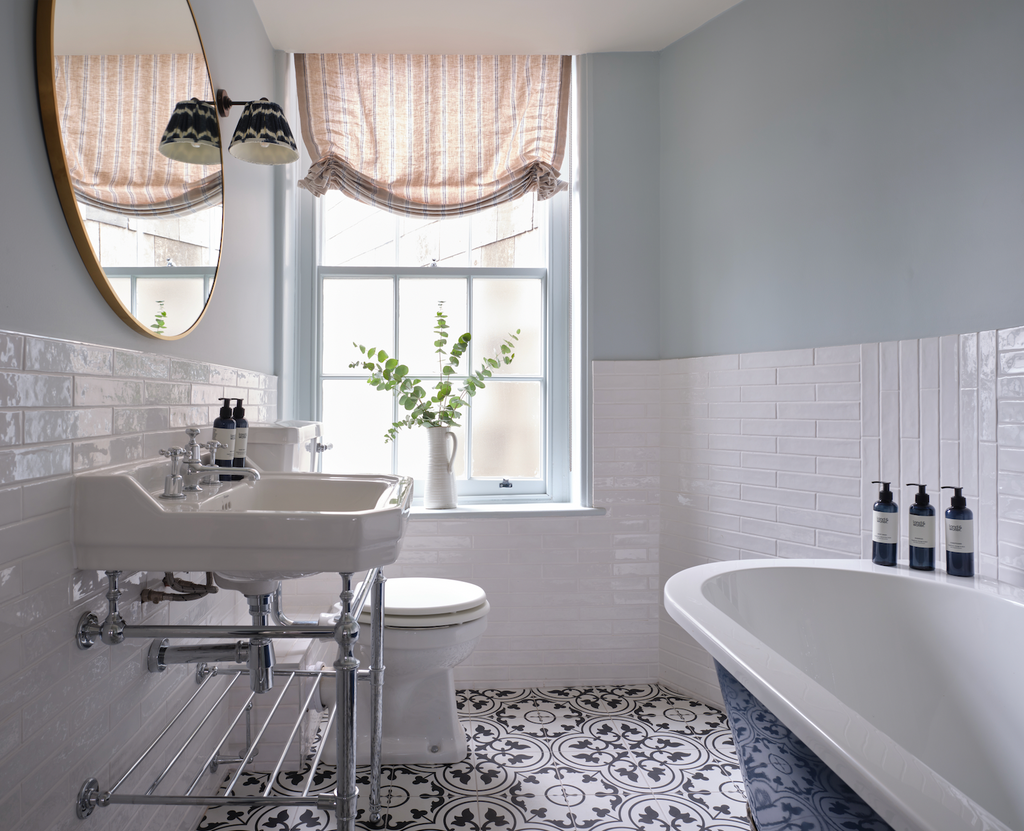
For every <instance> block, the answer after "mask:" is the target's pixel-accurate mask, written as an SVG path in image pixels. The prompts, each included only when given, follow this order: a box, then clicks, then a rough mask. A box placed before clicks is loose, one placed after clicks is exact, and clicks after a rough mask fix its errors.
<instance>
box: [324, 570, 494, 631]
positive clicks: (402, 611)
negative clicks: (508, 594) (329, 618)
mask: <svg viewBox="0 0 1024 831" xmlns="http://www.w3.org/2000/svg"><path fill="white" fill-rule="evenodd" d="M356 591H357V592H358V587H357V589H356ZM371 603H372V597H370V598H367V601H366V605H365V606H364V607H363V613H362V614H361V615H360V616H359V620H360V623H363V624H368V623H369V622H370V608H371ZM335 606H336V607H337V608H336V609H335V611H336V612H337V611H340V609H341V606H340V604H335ZM490 608H491V605H490V603H488V602H487V594H486V593H485V592H484V590H483V589H481V588H480V587H479V586H475V585H473V584H472V583H466V582H463V581H462V580H448V579H442V578H439V577H396V578H394V579H391V580H388V581H387V588H386V589H385V592H384V626H385V628H388V629H430V628H436V627H441V626H457V625H459V624H462V623H470V622H471V621H474V620H478V619H480V618H482V617H483V616H484V615H486V614H487V613H488V612H489V611H490Z"/></svg>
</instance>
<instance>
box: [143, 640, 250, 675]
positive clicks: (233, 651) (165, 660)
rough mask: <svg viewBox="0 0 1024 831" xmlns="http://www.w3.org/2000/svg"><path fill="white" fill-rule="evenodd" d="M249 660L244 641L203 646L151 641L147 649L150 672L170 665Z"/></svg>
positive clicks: (161, 669)
mask: <svg viewBox="0 0 1024 831" xmlns="http://www.w3.org/2000/svg"><path fill="white" fill-rule="evenodd" d="M248 660H249V645H248V644H247V643H246V642H245V641H235V643H218V644H209V645H207V646H203V645H201V644H193V645H190V646H168V645H167V639H166V638H164V639H162V640H159V641H153V644H152V646H150V648H149V658H148V662H147V663H148V667H149V671H150V672H163V671H164V670H165V669H167V667H168V666H171V665H172V664H204V663H210V664H215V663H223V662H226V661H230V662H233V663H236V664H244V663H247V662H248Z"/></svg>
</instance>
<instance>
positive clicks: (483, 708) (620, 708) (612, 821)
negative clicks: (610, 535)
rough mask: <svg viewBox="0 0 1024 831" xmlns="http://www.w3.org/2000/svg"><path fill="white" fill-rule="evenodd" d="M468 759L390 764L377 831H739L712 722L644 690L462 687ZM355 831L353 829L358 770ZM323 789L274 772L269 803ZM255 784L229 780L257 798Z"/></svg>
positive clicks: (259, 821) (216, 821)
mask: <svg viewBox="0 0 1024 831" xmlns="http://www.w3.org/2000/svg"><path fill="white" fill-rule="evenodd" d="M457 706H458V708H459V713H460V716H461V718H462V722H463V726H464V727H465V728H466V734H467V738H468V744H469V756H468V757H467V758H466V759H465V760H464V761H462V762H458V763H456V764H452V765H410V766H400V765H390V766H387V767H385V768H384V769H383V771H382V774H381V806H382V811H383V825H382V826H381V828H382V829H383V831H676V829H679V830H680V831H682V829H686V831H695V830H696V829H701V831H737V830H741V831H748V829H749V825H748V823H747V820H746V796H745V793H744V790H743V786H742V784H741V782H740V776H739V770H738V767H737V763H736V751H735V748H734V747H733V743H732V736H731V734H730V732H729V729H728V725H727V724H726V721H725V715H724V714H723V713H721V712H720V711H718V710H716V709H715V708H713V707H709V706H707V705H705V704H703V703H701V702H698V701H694V700H692V699H689V698H686V697H682V696H679V695H676V694H674V693H671V692H668V691H665V690H662V689H660V688H659V687H657V686H654V685H648V684H637V685H633V686H627V685H620V686H608V687H562V688H557V689H527V690H522V689H520V690H504V689H493V690H462V691H459V692H458V694H457ZM359 774H360V776H359V786H360V800H359V814H358V820H359V821H358V822H357V825H358V827H359V828H360V829H367V831H368V826H366V825H364V824H363V821H365V819H366V818H367V813H366V804H367V801H368V793H367V792H368V784H369V782H368V772H367V771H366V769H365V768H360V770H359ZM310 776H312V782H311V785H310V792H311V793H317V792H331V791H332V790H333V789H334V787H335V770H334V768H333V767H332V766H329V765H323V764H321V765H319V766H318V767H317V769H316V770H315V771H313V772H312V774H311V773H310V771H309V770H308V767H307V769H305V770H301V771H290V772H289V771H286V772H282V773H280V774H278V776H277V777H276V778H275V781H274V784H273V788H272V790H273V792H274V793H278V794H284V795H295V794H301V792H302V790H303V789H304V788H305V786H306V782H307V781H309V778H310ZM267 781H268V776H267V775H266V774H253V775H251V776H248V775H247V776H243V777H242V778H241V779H240V780H239V784H238V786H237V787H236V789H235V792H236V793H247V794H248V793H258V792H260V791H261V789H262V788H264V787H265V786H266V783H267ZM198 831H336V825H335V820H334V817H333V816H331V815H329V813H328V812H326V811H323V810H320V809H318V808H316V807H315V806H300V807H289V808H282V807H280V806H260V807H251V806H243V807H238V806H234V807H231V808H211V809H209V810H208V811H207V812H206V815H205V816H204V817H203V820H202V822H201V823H200V825H199V828H198Z"/></svg>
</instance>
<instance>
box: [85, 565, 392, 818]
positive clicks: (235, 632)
mask: <svg viewBox="0 0 1024 831" xmlns="http://www.w3.org/2000/svg"><path fill="white" fill-rule="evenodd" d="M116 574H117V573H108V575H113V576H112V579H111V581H110V582H111V588H110V591H109V593H108V600H109V601H110V604H109V605H110V611H109V613H108V619H107V620H106V621H104V622H103V623H102V624H101V623H98V622H93V621H86V620H85V617H84V616H83V619H82V622H81V623H80V626H79V630H78V631H77V632H76V640H77V642H78V643H79V646H80V647H81V648H89V646H91V645H92V643H91V642H89V643H86V641H87V640H88V639H87V638H83V630H86V634H88V636H89V637H90V638H92V637H95V636H99V635H100V633H101V631H106V632H112V631H115V629H114V628H113V627H111V623H117V624H121V625H120V626H118V627H117V630H116V632H117V635H119V636H122V637H120V638H117V639H116V640H115V639H114V638H111V639H110V640H108V639H107V638H104V642H106V643H110V642H111V641H114V642H118V643H119V642H121V640H122V639H123V637H150V636H154V635H155V636H157V637H167V636H176V637H200V638H211V637H218V636H227V637H271V638H274V637H282V636H284V637H319V638H323V637H333V639H334V640H335V641H337V643H338V659H337V660H336V661H335V662H334V666H333V668H331V669H329V668H324V669H320V670H298V669H295V670H292V669H271V670H269V671H270V673H271V674H272V675H273V676H276V677H278V678H282V679H284V683H283V684H282V685H281V688H280V691H279V692H278V694H277V696H276V697H275V698H276V700H275V701H274V703H273V704H272V705H271V707H270V710H269V712H268V713H267V715H266V717H265V718H263V719H262V723H261V724H260V725H259V727H258V729H257V731H256V736H255V738H252V739H251V740H250V737H251V733H250V730H249V727H250V718H251V713H252V707H253V702H254V700H255V699H256V696H257V695H260V694H261V693H257V692H249V694H248V695H247V696H246V697H245V700H244V701H243V702H242V703H241V705H240V706H239V707H238V708H237V712H235V713H234V716H233V718H232V717H231V705H230V703H228V698H229V693H230V691H231V690H232V688H233V687H234V686H235V683H236V682H237V681H238V679H239V677H240V676H243V675H245V676H248V675H249V674H250V669H249V668H248V667H245V668H241V669H236V668H233V667H232V668H228V669H223V670H218V669H217V668H216V667H214V668H213V669H210V668H209V667H207V666H206V665H205V664H200V667H199V669H198V670H197V672H196V681H197V683H198V684H199V688H198V689H197V690H196V691H195V692H194V693H193V694H192V695H191V697H190V698H189V699H188V701H186V702H185V704H184V705H183V706H182V707H181V709H179V710H178V711H177V713H176V714H175V715H174V717H173V718H172V719H171V721H170V723H168V724H167V726H166V727H165V728H164V729H163V730H162V731H161V732H160V734H159V735H158V736H157V737H156V739H155V740H154V741H153V742H152V743H151V744H150V745H149V747H147V748H146V750H145V751H144V752H143V753H142V755H141V756H139V758H138V759H136V760H135V762H134V763H133V764H132V765H131V766H130V767H129V768H128V771H127V772H126V773H125V774H124V775H123V776H122V777H121V778H120V779H118V780H117V782H116V783H115V784H114V785H113V787H111V788H110V789H109V790H102V789H101V788H100V785H99V782H98V781H97V780H96V779H94V778H93V779H88V780H87V781H86V782H85V783H84V784H83V785H82V788H81V790H80V791H79V794H78V801H77V805H76V809H75V810H76V814H77V816H78V818H79V819H85V818H86V817H88V816H89V815H90V814H92V812H93V810H94V809H95V808H96V807H106V806H108V805H119V804H121V805H125V804H126V805H172V806H207V807H216V806H223V805H257V806H258V805H268V806H272V805H278V806H299V805H315V806H316V807H318V808H320V809H321V810H329V811H331V812H333V813H334V814H335V816H336V818H337V827H338V829H339V831H354V828H355V814H356V797H357V794H358V790H357V788H356V765H355V756H356V732H355V730H356V718H355V708H356V682H357V681H368V682H369V683H370V696H369V698H370V734H371V735H370V793H369V812H368V817H367V821H368V822H369V823H370V824H371V825H379V824H380V823H381V810H380V762H381V705H382V691H383V676H384V665H383V628H384V626H383V609H384V582H385V581H384V574H383V570H382V569H379V568H378V569H374V570H372V571H371V572H369V574H367V576H366V579H365V580H364V581H363V583H362V585H361V586H360V587H359V590H358V592H356V591H353V588H352V575H351V574H342V575H341V577H342V585H343V590H342V592H341V614H340V616H339V619H338V622H337V624H336V625H335V627H334V629H333V630H331V629H326V628H325V627H316V628H314V627H312V626H309V625H300V626H287V625H285V626H248V627H246V626H209V627H203V626H152V627H151V626H124V625H123V624H122V623H121V618H120V615H119V614H118V610H117V599H118V595H119V594H120V592H119V590H118V589H117V583H116ZM371 593H372V594H373V601H372V603H371V615H370V618H371V625H370V630H371V632H370V635H371V643H370V653H371V655H370V662H369V663H370V666H369V668H368V669H360V668H359V660H358V659H357V658H356V657H355V653H354V646H355V641H356V639H357V638H358V636H359V628H360V627H359V623H358V619H359V614H360V613H361V611H362V609H363V606H364V605H365V603H366V601H367V599H368V598H369V596H370V594H371ZM298 633H302V634H298ZM225 660H227V659H225ZM223 677H228V678H230V681H229V682H228V683H227V684H226V685H225V687H224V688H223V689H221V690H219V691H218V690H217V689H216V687H215V686H210V684H211V682H212V681H213V679H214V678H223ZM303 677H305V678H312V679H315V680H314V682H313V683H312V684H310V689H309V692H308V693H307V694H306V696H305V700H304V701H303V702H302V705H301V706H300V708H299V714H298V717H297V718H296V719H295V721H294V722H293V723H292V725H291V730H290V732H288V738H287V740H286V741H285V743H284V747H283V749H282V750H281V753H280V755H279V757H278V758H277V761H276V763H275V764H274V765H273V772H272V773H271V775H270V779H269V781H268V783H267V785H266V787H265V788H263V789H262V791H261V793H260V794H259V795H252V796H247V795H236V794H234V793H233V791H234V789H235V787H236V785H237V783H238V781H239V779H240V778H241V776H242V774H243V772H244V771H245V769H246V767H247V766H248V765H250V764H251V763H252V760H253V759H254V758H255V756H256V754H257V752H258V751H259V746H260V742H261V741H262V740H263V737H264V736H265V735H266V733H267V730H268V728H269V727H270V725H271V722H272V721H273V720H274V718H275V716H276V715H277V713H278V711H279V710H280V708H281V703H282V701H283V700H284V697H285V694H286V693H287V692H288V689H289V688H290V686H291V685H292V683H293V682H294V681H295V679H296V678H303ZM330 677H333V678H334V679H335V700H334V702H333V704H332V706H331V708H330V716H329V718H328V720H327V722H326V724H325V725H324V727H323V731H322V735H321V738H320V741H319V743H318V746H317V749H316V752H315V755H314V758H313V759H312V761H311V764H310V769H309V773H308V781H307V782H306V785H305V788H304V790H303V792H302V794H301V795H300V796H294V795H284V794H274V793H273V792H272V791H273V785H274V782H275V781H276V779H277V776H278V774H279V773H280V772H281V769H282V766H283V764H284V761H285V758H286V757H287V755H288V752H289V751H290V750H291V749H292V748H293V746H294V745H295V741H296V736H297V735H298V733H299V727H300V726H301V724H302V720H303V719H304V718H305V717H306V712H307V707H308V706H309V703H310V701H312V698H313V695H314V694H315V693H316V692H317V690H318V689H319V688H320V684H321V681H322V680H323V679H324V678H330ZM208 688H209V689H208ZM204 691H208V692H209V695H204ZM267 691H268V692H269V690H267ZM211 701H212V703H211ZM204 708H205V710H204ZM215 714H220V715H222V716H223V718H220V719H215V718H214V715H215ZM243 716H245V718H246V725H247V729H246V747H245V749H244V750H243V751H242V752H241V753H240V754H239V756H238V757H232V758H231V760H230V761H228V760H227V759H225V758H224V757H222V756H220V752H221V750H222V749H223V748H224V746H225V744H226V743H227V742H228V739H229V737H230V736H231V734H232V732H233V731H234V729H235V727H236V726H237V725H238V723H239V722H240V721H241V719H242V717H243ZM228 720H230V725H229V726H228V728H227V729H226V730H225V731H224V732H223V734H221V735H219V736H218V735H217V734H216V733H215V732H213V731H214V730H215V727H214V725H215V724H223V723H224V722H225V721H228ZM195 721H198V724H197V726H195V727H194V728H193V729H191V732H188V728H187V727H186V728H185V730H184V731H182V734H183V735H182V738H178V739H177V741H178V742H181V741H183V744H180V745H178V744H176V743H175V744H174V746H172V747H171V749H170V750H167V749H166V748H165V747H164V746H165V745H171V744H172V742H173V740H174V737H172V738H168V737H169V734H171V732H172V728H174V727H175V725H176V724H178V723H179V722H181V724H182V725H189V724H192V723H194V722H195ZM278 721H280V719H279V720H278ZM332 725H335V726H336V741H337V756H338V768H337V786H336V787H335V789H334V790H333V791H331V792H329V793H317V794H310V793H309V791H310V785H311V783H312V780H313V776H314V774H315V772H316V767H317V765H318V764H319V762H320V758H321V755H322V753H323V750H324V746H325V744H326V742H327V741H329V734H330V729H331V726H332ZM278 726H279V725H278ZM185 732H188V735H187V737H184V733H185ZM283 732H284V731H283V730H282V731H279V734H280V733H283ZM200 738H201V740H200V741H197V740H199V739H200ZM165 739H167V741H165ZM213 739H215V740H216V746H215V748H214V750H213V752H212V753H211V754H210V755H209V756H208V757H207V758H206V760H205V761H204V762H203V765H202V767H200V768H198V770H197V771H196V772H195V775H194V778H191V777H190V781H191V785H190V786H189V787H188V789H187V790H186V791H185V793H184V794H182V795H175V794H160V793H157V790H158V789H159V788H160V786H161V785H162V784H163V783H164V781H165V779H167V777H168V775H169V774H170V773H171V771H172V770H173V769H175V768H176V767H179V766H180V764H181V763H182V759H183V757H184V758H188V757H186V751H187V750H188V748H189V747H190V746H193V744H195V746H196V747H198V746H200V745H201V744H202V743H203V742H204V741H210V740H213ZM158 748H159V752H160V754H161V755H162V754H164V753H167V754H168V756H169V757H170V761H169V762H168V763H167V764H166V765H164V766H162V767H161V768H160V772H159V773H158V774H157V775H156V777H155V779H154V780H153V781H152V784H150V785H149V786H148V788H147V789H146V790H145V792H144V793H124V792H122V791H121V787H122V785H124V784H125V782H126V781H127V780H128V778H129V777H130V776H131V775H132V774H133V773H135V772H136V771H137V770H139V768H140V766H142V765H143V763H144V762H146V760H147V759H151V758H152V759H156V758H158V757H157V756H156V755H154V754H155V752H156V751H157V750H158ZM225 763H226V764H231V765H237V768H235V769H234V773H233V776H231V778H230V781H229V782H226V783H222V784H221V785H220V787H219V789H218V793H216V794H209V795H204V794H197V793H195V791H196V788H197V787H198V786H199V783H200V782H201V781H202V780H203V777H204V776H205V775H207V774H208V773H215V772H216V770H217V767H216V765H217V764H225ZM186 764H187V763H186ZM193 770H194V769H193ZM183 773H184V770H181V771H179V775H180V774H183Z"/></svg>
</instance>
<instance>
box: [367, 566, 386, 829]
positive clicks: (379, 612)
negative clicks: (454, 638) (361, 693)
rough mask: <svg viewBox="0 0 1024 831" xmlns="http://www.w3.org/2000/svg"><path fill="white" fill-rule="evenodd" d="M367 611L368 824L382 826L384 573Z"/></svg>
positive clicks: (380, 572) (379, 573)
mask: <svg viewBox="0 0 1024 831" xmlns="http://www.w3.org/2000/svg"><path fill="white" fill-rule="evenodd" d="M371 591H372V592H373V595H372V601H371V603H372V606H371V608H370V667H369V670H370V673H369V679H370V811H369V820H370V824H371V825H374V826H380V825H382V822H381V813H380V762H381V740H382V736H383V731H384V569H382V568H378V569H377V575H376V577H375V578H374V581H373V589H372V590H371Z"/></svg>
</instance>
